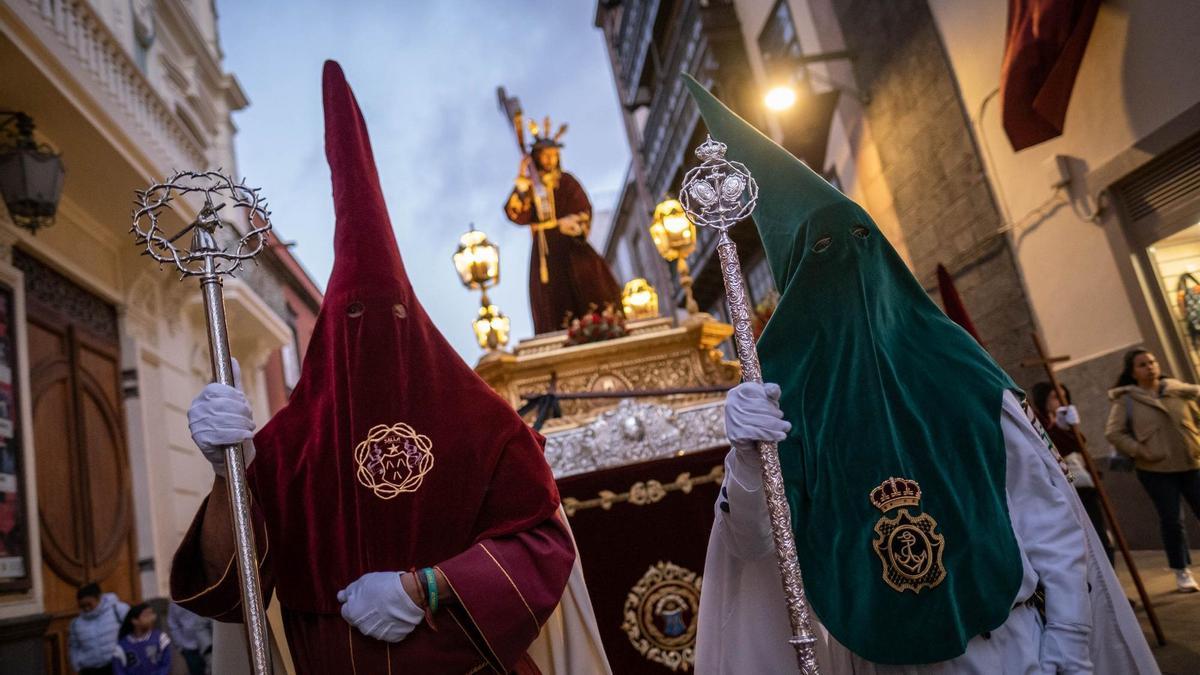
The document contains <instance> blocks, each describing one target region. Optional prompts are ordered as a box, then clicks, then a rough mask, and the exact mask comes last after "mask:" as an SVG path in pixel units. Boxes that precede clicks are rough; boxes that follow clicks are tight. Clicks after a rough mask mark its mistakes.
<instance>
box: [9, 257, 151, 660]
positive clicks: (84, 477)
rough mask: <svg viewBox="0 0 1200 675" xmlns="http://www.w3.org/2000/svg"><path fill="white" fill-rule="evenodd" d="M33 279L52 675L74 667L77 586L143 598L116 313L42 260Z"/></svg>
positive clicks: (22, 260) (29, 263) (28, 277)
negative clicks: (70, 637)
mask: <svg viewBox="0 0 1200 675" xmlns="http://www.w3.org/2000/svg"><path fill="white" fill-rule="evenodd" d="M13 257H14V264H15V265H16V266H17V267H19V268H20V269H21V270H22V271H24V272H25V289H26V296H27V307H28V309H27V315H28V333H29V363H30V377H29V379H30V389H31V395H32V396H31V397H32V404H33V438H34V447H35V451H36V453H37V482H38V514H39V523H40V526H41V542H42V578H43V580H44V585H45V598H46V612H47V613H49V614H51V615H52V616H53V617H54V620H53V621H52V622H51V624H50V628H49V629H48V631H47V635H46V650H47V653H46V656H47V659H46V662H47V664H48V666H49V668H50V672H51V673H67V672H70V670H69V669H68V667H67V665H66V651H67V650H66V644H67V627H68V625H69V623H70V621H71V619H72V618H74V616H75V615H76V613H77V610H76V603H75V589H76V588H77V587H78V586H80V585H82V584H85V583H88V582H90V581H95V582H98V583H99V584H100V585H101V587H102V588H103V589H104V590H105V591H106V592H107V591H114V592H116V593H117V594H118V595H120V596H121V599H123V600H125V601H127V602H128V601H131V600H134V599H136V597H137V595H138V588H137V586H138V584H137V563H136V554H135V550H134V540H133V514H132V499H131V493H130V490H131V488H130V474H129V465H128V455H127V453H126V449H125V432H124V421H123V416H122V414H121V397H120V388H119V381H120V365H119V364H120V359H119V354H118V345H119V343H118V337H117V320H116V311H115V309H114V308H113V307H112V306H111V305H108V304H106V303H105V302H103V301H102V300H100V299H99V298H97V297H95V296H93V295H91V294H89V293H88V292H87V291H85V290H84V289H82V288H80V287H79V286H77V285H75V284H74V283H72V282H70V281H69V280H67V279H66V278H64V277H63V276H61V275H59V274H58V273H56V272H54V271H52V270H50V269H48V268H47V267H45V266H44V265H42V264H41V263H40V262H38V261H36V260H34V259H32V258H30V257H29V256H27V255H24V254H22V253H20V252H14V256H13Z"/></svg>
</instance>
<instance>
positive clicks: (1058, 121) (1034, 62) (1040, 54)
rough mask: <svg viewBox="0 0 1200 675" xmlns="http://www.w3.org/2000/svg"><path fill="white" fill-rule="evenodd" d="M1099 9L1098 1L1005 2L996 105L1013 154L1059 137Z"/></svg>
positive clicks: (1016, 0) (1049, 0)
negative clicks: (1000, 108) (1005, 21)
mask: <svg viewBox="0 0 1200 675" xmlns="http://www.w3.org/2000/svg"><path fill="white" fill-rule="evenodd" d="M1099 9H1100V0H1009V3H1008V35H1007V40H1006V43H1005V48H1004V64H1003V66H1002V68H1001V73H1000V100H1001V101H1002V102H1003V106H1004V112H1003V119H1004V132H1005V133H1006V134H1008V140H1009V141H1010V142H1011V143H1012V146H1013V150H1023V149H1025V148H1028V147H1029V146H1031V145H1037V144H1038V143H1041V142H1042V141H1046V140H1049V139H1051V138H1055V137H1057V136H1060V135H1062V132H1063V121H1064V120H1065V119H1066V117H1067V104H1068V103H1070V101H1071V89H1072V88H1073V87H1074V86H1075V76H1076V75H1078V74H1079V64H1080V63H1081V62H1082V61H1083V53H1084V51H1085V50H1086V49H1087V43H1088V38H1089V37H1090V36H1091V34H1092V25H1093V24H1094V23H1095V22H1096V12H1097V11H1099Z"/></svg>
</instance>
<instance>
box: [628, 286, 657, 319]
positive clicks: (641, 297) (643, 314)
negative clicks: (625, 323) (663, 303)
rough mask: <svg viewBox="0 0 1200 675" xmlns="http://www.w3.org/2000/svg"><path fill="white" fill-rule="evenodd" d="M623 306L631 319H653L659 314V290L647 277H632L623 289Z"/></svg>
mask: <svg viewBox="0 0 1200 675" xmlns="http://www.w3.org/2000/svg"><path fill="white" fill-rule="evenodd" d="M621 308H622V309H623V310H625V317H626V318H628V319H630V320H631V321H632V320H637V319H652V318H654V317H656V316H658V291H656V290H654V287H653V286H651V285H650V282H648V281H646V280H645V279H641V278H638V279H632V280H630V281H629V282H628V283H626V284H625V288H624V289H623V290H622V291H621Z"/></svg>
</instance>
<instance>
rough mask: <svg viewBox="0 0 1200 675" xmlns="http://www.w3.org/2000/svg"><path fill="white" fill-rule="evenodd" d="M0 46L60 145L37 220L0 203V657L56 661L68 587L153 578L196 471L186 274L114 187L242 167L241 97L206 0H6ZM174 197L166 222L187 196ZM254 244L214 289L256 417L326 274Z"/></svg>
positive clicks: (125, 590)
mask: <svg viewBox="0 0 1200 675" xmlns="http://www.w3.org/2000/svg"><path fill="white" fill-rule="evenodd" d="M0 63H3V67H0V110H5V111H19V112H22V113H24V114H26V115H28V116H29V117H30V118H31V119H32V120H33V122H34V124H35V125H36V131H35V137H36V140H37V142H38V143H40V144H44V145H47V146H49V147H51V148H53V149H54V151H56V152H57V153H59V154H60V156H61V157H62V160H63V162H64V164H65V166H66V174H65V181H64V188H63V191H62V196H61V199H60V200H59V203H58V209H57V216H56V222H55V223H54V224H53V225H52V226H50V227H47V228H44V229H42V230H39V231H38V233H37V234H36V235H33V234H32V233H30V232H29V231H28V230H27V229H24V228H23V227H21V226H20V225H19V224H18V222H17V220H16V219H14V218H12V217H11V214H10V213H9V212H8V211H7V210H5V209H3V208H2V207H0V305H2V306H3V309H2V313H3V321H2V323H3V326H2V327H0V328H2V332H3V336H2V337H0V345H2V347H3V349H2V350H0V351H2V352H3V354H0V357H2V358H3V359H5V361H4V363H3V364H0V403H2V405H0V408H2V410H0V418H3V419H0V439H2V440H3V441H4V445H3V449H2V451H0V459H3V461H0V497H2V498H3V499H2V500H0V509H2V513H3V515H4V517H3V518H0V532H2V533H3V535H4V537H3V539H2V540H0V541H2V542H3V551H2V552H0V663H3V664H4V669H5V671H6V672H7V671H8V669H9V668H10V666H11V667H12V668H13V669H14V670H13V671H12V672H47V673H64V672H70V670H69V666H68V665H67V663H66V652H67V642H66V630H67V626H68V624H69V622H70V620H71V619H72V618H73V617H74V616H75V614H76V613H77V610H76V602H75V590H76V588H77V587H78V586H79V585H82V584H84V583H87V582H92V581H95V582H99V583H100V584H101V586H102V587H103V588H104V590H106V591H114V592H117V593H118V594H119V595H120V596H121V597H122V598H123V599H125V600H126V601H133V600H151V599H158V598H162V597H164V596H166V594H167V577H168V573H169V570H170V561H171V556H172V554H173V552H174V549H175V546H176V544H177V543H178V541H179V540H180V538H181V537H182V534H183V533H184V531H185V529H186V528H187V526H188V524H189V521H190V519H191V517H192V514H193V513H194V512H195V510H196V507H197V506H198V505H199V503H200V501H201V499H203V497H204V495H205V494H207V492H208V489H209V485H210V482H211V470H210V469H209V467H208V465H207V462H206V461H205V460H204V458H203V457H202V456H201V455H200V453H199V451H197V450H196V449H195V447H194V445H193V444H192V442H191V439H190V437H189V434H188V429H187V420H186V411H187V408H188V406H189V404H190V402H191V399H192V398H193V397H194V396H195V394H196V393H197V392H198V391H199V389H200V388H201V387H202V386H203V385H204V383H205V382H206V381H208V380H209V379H210V370H209V368H210V367H209V360H208V346H207V338H206V331H205V324H204V316H203V311H202V308H201V302H200V294H199V289H198V287H197V285H196V283H195V282H194V281H193V282H184V283H180V282H179V281H178V277H177V275H172V274H170V273H169V272H166V271H160V270H159V269H158V268H157V266H156V265H154V264H152V263H151V262H150V261H149V260H148V259H146V258H144V257H141V256H139V250H138V248H137V247H136V246H135V245H134V242H133V239H132V237H131V236H130V234H129V226H130V202H131V200H132V198H133V191H134V190H136V189H140V188H144V187H146V186H148V185H150V184H152V183H154V182H156V181H158V180H161V179H162V178H163V177H165V176H167V175H169V174H170V173H171V172H172V170H174V169H179V168H190V169H210V168H211V169H216V168H222V169H223V170H224V171H227V172H236V169H237V163H236V161H235V158H234V152H233V142H232V141H233V136H234V133H235V127H234V125H233V123H232V120H231V113H232V112H234V111H236V110H238V109H241V108H243V107H245V106H246V105H247V98H246V96H245V94H244V93H243V92H242V90H241V88H240V86H239V85H238V83H237V81H236V79H234V77H233V76H232V75H231V74H229V73H227V72H225V71H224V70H223V68H222V65H221V51H220V46H219V42H218V38H217V22H216V14H215V7H214V4H213V3H211V2H208V1H205V0H202V1H193V2H184V1H182V0H169V1H166V2H150V1H149V0H134V1H133V2H129V1H128V0H93V1H91V2H87V1H81V0H3V1H0ZM251 182H252V181H251ZM177 206H178V208H177V209H176V211H175V213H174V214H172V215H171V216H168V217H169V218H172V219H173V220H172V222H171V223H170V225H169V226H168V227H172V226H174V227H182V226H183V225H184V224H186V223H189V222H191V221H192V220H193V219H194V218H195V216H196V205H194V204H192V205H189V204H183V203H180V204H177ZM261 263H262V264H261V266H260V267H259V268H256V269H252V271H250V272H248V273H247V274H246V275H245V276H243V277H241V278H237V279H230V280H228V281H226V283H225V286H224V288H225V301H226V310H227V313H228V315H229V321H230V333H231V338H232V350H233V353H234V355H235V356H236V357H237V358H238V359H239V360H240V362H241V364H242V370H243V372H244V378H243V379H244V386H245V388H246V390H247V393H248V395H249V396H250V399H251V402H252V405H253V407H254V410H255V414H256V417H257V418H258V419H260V420H265V419H267V418H268V417H269V415H270V412H271V411H272V410H273V409H274V408H276V407H278V406H279V405H282V403H283V401H285V400H286V396H287V394H288V391H289V390H288V386H289V383H293V382H294V381H295V380H294V377H295V375H296V373H297V372H298V362H299V356H300V354H302V352H303V348H304V346H305V345H306V343H307V339H308V334H309V333H310V332H311V328H312V325H313V322H314V321H315V316H316V312H317V308H318V307H319V303H320V291H319V290H318V288H317V287H316V286H315V285H314V284H313V283H312V281H311V280H310V279H308V277H307V275H305V274H304V272H303V270H302V268H300V266H299V264H298V263H297V262H296V261H295V259H294V258H292V256H291V255H290V253H289V252H288V250H287V248H286V247H285V246H281V245H273V246H272V247H271V248H270V249H269V250H267V251H265V252H264V253H263V254H262V256H261Z"/></svg>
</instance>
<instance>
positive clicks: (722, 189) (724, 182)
mask: <svg viewBox="0 0 1200 675" xmlns="http://www.w3.org/2000/svg"><path fill="white" fill-rule="evenodd" d="M726 149H727V148H726V146H725V144H724V143H720V142H718V141H714V140H713V139H712V137H711V136H710V137H709V138H708V139H707V140H705V141H704V143H702V144H700V147H698V148H696V157H698V158H699V159H700V160H701V162H700V165H699V166H696V167H694V168H692V169H691V170H690V171H688V172H687V173H686V174H684V176H683V189H682V190H681V191H680V195H679V201H680V203H682V204H683V209H684V211H687V214H688V217H690V218H691V219H692V221H693V222H694V223H696V224H697V225H703V226H705V227H711V228H713V229H715V230H717V231H719V232H720V235H719V238H718V239H717V255H718V256H720V260H721V273H722V275H723V276H724V277H725V299H726V300H727V301H728V303H729V316H730V323H732V324H733V340H734V345H735V346H736V347H737V354H738V360H739V361H740V362H741V366H742V379H743V380H744V381H746V382H762V368H761V366H760V365H759V362H758V351H757V350H756V349H755V347H754V332H753V325H754V324H753V322H752V321H751V316H752V315H751V313H750V298H749V295H748V294H747V293H746V286H745V282H744V281H743V280H744V277H743V276H742V264H741V262H740V261H739V259H738V254H737V245H736V244H734V243H733V240H732V239H731V238H730V237H729V228H731V227H733V226H734V225H736V224H738V223H739V222H741V221H742V220H743V219H745V218H746V217H747V216H749V215H750V214H751V213H753V212H754V206H755V205H756V204H757V203H758V183H757V182H755V180H754V177H753V176H751V175H750V170H749V169H747V168H746V165H745V164H742V163H741V162H734V161H731V160H728V159H725V150H726ZM758 453H759V456H760V457H762V465H763V469H762V471H763V487H764V488H765V490H764V492H765V493H766V499H767V512H768V514H769V515H770V517H771V536H772V538H773V539H774V542H775V557H776V562H777V563H778V565H779V575H780V577H782V578H783V593H784V596H785V597H786V599H787V606H788V619H789V621H790V622H791V626H792V637H791V639H790V640H789V642H790V643H791V644H792V646H793V647H795V649H796V658H797V660H798V661H799V664H800V672H801V673H803V674H804V675H816V674H817V673H818V672H819V671H818V666H817V655H816V651H815V645H816V637H815V636H814V635H813V631H812V621H811V620H810V617H809V611H808V601H807V600H806V598H805V595H804V581H803V579H802V577H801V575H800V562H799V560H798V559H797V557H796V539H795V535H794V534H793V533H792V518H791V511H790V510H789V509H788V502H787V496H786V494H785V492H784V485H783V472H782V470H781V469H780V466H779V444H777V443H775V442H763V443H759V444H758Z"/></svg>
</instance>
